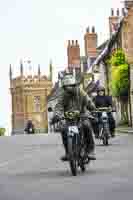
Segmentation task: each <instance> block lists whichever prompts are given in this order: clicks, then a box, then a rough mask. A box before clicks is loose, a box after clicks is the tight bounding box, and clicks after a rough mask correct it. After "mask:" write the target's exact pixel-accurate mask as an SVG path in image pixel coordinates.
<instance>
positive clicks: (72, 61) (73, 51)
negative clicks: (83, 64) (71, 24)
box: [67, 40, 80, 69]
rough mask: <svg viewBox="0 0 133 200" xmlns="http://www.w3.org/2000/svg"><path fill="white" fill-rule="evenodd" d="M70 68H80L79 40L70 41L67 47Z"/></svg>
mask: <svg viewBox="0 0 133 200" xmlns="http://www.w3.org/2000/svg"><path fill="white" fill-rule="evenodd" d="M67 57H68V68H69V69H70V68H72V69H73V68H75V69H79V68H80V46H79V44H78V40H76V41H74V40H72V41H70V40H69V41H68V46H67Z"/></svg>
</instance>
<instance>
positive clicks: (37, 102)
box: [34, 96, 41, 112]
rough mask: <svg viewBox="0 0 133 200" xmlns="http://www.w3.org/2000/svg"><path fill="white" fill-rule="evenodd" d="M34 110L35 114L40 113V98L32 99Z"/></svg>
mask: <svg viewBox="0 0 133 200" xmlns="http://www.w3.org/2000/svg"><path fill="white" fill-rule="evenodd" d="M34 110H35V112H40V110H41V98H40V96H35V97H34Z"/></svg>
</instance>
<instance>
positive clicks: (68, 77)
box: [62, 73, 76, 87]
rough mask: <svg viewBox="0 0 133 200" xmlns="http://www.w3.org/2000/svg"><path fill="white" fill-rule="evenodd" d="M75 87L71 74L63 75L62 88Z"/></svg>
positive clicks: (74, 80)
mask: <svg viewBox="0 0 133 200" xmlns="http://www.w3.org/2000/svg"><path fill="white" fill-rule="evenodd" d="M75 85H76V79H75V77H74V76H73V74H70V73H68V74H65V76H64V78H63V80H62V86H63V87H67V86H75Z"/></svg>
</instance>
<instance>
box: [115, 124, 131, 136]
mask: <svg viewBox="0 0 133 200" xmlns="http://www.w3.org/2000/svg"><path fill="white" fill-rule="evenodd" d="M116 132H117V133H128V134H130V133H131V134H133V128H132V127H127V126H119V127H117V128H116Z"/></svg>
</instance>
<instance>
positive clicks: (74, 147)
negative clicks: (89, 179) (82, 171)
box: [68, 137, 78, 176]
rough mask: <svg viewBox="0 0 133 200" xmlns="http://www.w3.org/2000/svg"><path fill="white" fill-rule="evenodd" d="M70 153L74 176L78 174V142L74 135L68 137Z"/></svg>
mask: <svg viewBox="0 0 133 200" xmlns="http://www.w3.org/2000/svg"><path fill="white" fill-rule="evenodd" d="M68 154H69V163H70V169H71V172H72V175H73V176H76V175H77V167H78V163H77V156H76V154H77V142H76V140H75V138H74V137H68Z"/></svg>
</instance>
